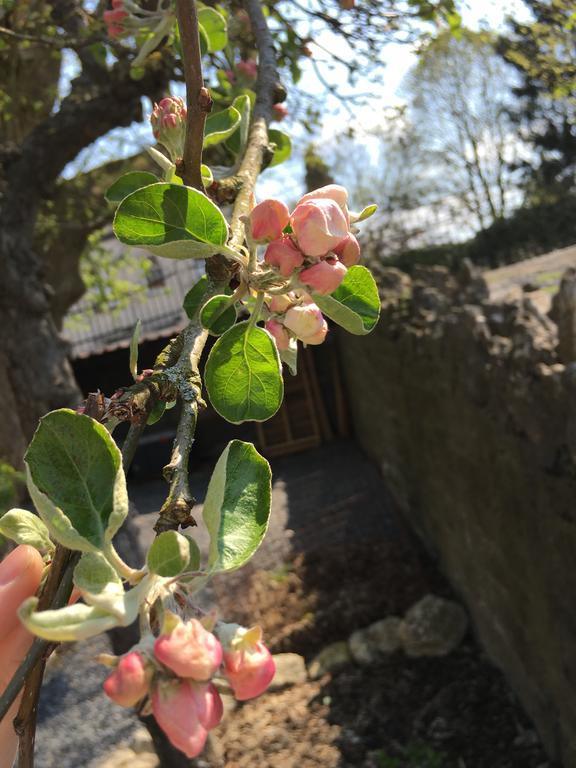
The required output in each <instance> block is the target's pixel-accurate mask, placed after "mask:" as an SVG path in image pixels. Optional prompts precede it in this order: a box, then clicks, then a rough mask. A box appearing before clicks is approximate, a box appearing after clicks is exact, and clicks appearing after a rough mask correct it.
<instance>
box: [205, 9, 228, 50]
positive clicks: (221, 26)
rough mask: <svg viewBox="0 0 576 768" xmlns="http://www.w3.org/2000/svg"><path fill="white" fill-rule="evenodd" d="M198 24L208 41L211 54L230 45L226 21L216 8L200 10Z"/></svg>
mask: <svg viewBox="0 0 576 768" xmlns="http://www.w3.org/2000/svg"><path fill="white" fill-rule="evenodd" d="M198 22H199V23H200V24H201V25H202V29H203V30H204V33H205V34H206V38H207V40H208V51H209V53H215V52H216V51H221V50H222V49H223V48H226V46H227V45H228V32H227V30H226V19H225V18H224V16H222V14H221V13H218V11H216V10H215V9H214V8H207V7H204V8H199V9H198Z"/></svg>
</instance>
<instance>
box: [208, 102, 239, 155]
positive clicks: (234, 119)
mask: <svg viewBox="0 0 576 768" xmlns="http://www.w3.org/2000/svg"><path fill="white" fill-rule="evenodd" d="M241 119H242V118H241V115H240V112H238V110H237V109H235V108H234V107H228V109H223V110H222V111H221V112H216V113H215V114H213V115H208V117H207V118H206V127H205V128H204V145H203V146H204V149H206V147H212V146H214V144H220V142H222V141H226V139H228V138H230V136H232V134H233V133H234V131H236V130H237V129H238V128H239V126H240V121H241Z"/></svg>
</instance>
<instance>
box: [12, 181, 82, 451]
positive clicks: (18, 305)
mask: <svg viewBox="0 0 576 768" xmlns="http://www.w3.org/2000/svg"><path fill="white" fill-rule="evenodd" d="M0 221H1V222H2V224H1V225H0V265H1V267H0V270H1V271H0V328H1V329H2V331H1V333H0V362H1V367H2V375H1V376H0V418H1V422H0V424H1V428H0V458H1V459H4V460H6V461H8V462H9V463H10V464H12V465H14V466H21V464H22V456H23V449H24V446H25V445H26V444H27V443H28V441H29V440H30V438H31V436H32V434H33V433H34V430H35V429H36V426H37V424H38V419H39V418H40V417H41V416H42V415H44V414H45V413H46V412H47V411H50V410H52V409H53V408H58V407H61V406H74V405H76V404H77V403H78V402H79V401H80V397H81V395H80V391H79V389H78V387H77V385H76V382H75V380H74V375H73V373H72V368H71V366H70V363H69V362H68V360H67V358H66V346H65V344H64V343H63V342H62V340H61V339H60V338H59V337H58V334H57V331H56V328H55V325H54V322H53V320H52V316H51V313H50V289H49V287H48V286H47V285H46V284H45V283H44V276H43V274H42V263H41V261H40V258H39V257H38V255H37V254H36V253H35V252H34V250H33V248H32V234H33V231H34V226H35V221H36V207H35V205H34V204H33V203H32V204H30V202H29V201H28V200H27V199H25V198H24V197H23V198H22V199H18V197H16V196H10V190H9V189H6V190H5V194H4V197H3V199H2V200H1V201H0Z"/></svg>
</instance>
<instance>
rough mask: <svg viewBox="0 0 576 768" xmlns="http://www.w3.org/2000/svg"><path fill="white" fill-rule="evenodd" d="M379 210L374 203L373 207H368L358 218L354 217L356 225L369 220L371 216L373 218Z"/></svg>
mask: <svg viewBox="0 0 576 768" xmlns="http://www.w3.org/2000/svg"><path fill="white" fill-rule="evenodd" d="M377 210H378V206H377V205H376V204H374V203H373V204H372V205H367V206H366V207H365V208H363V209H362V210H361V211H360V213H359V214H358V215H357V216H354V217H353V221H354V223H355V224H356V223H357V222H359V221H365V220H366V219H369V218H370V216H373V215H374V214H375V213H376V211H377Z"/></svg>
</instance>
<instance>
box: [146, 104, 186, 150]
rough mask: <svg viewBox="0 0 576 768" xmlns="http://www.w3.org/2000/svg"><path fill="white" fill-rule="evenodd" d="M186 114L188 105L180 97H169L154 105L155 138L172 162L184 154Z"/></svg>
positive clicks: (151, 119) (152, 123)
mask: <svg viewBox="0 0 576 768" xmlns="http://www.w3.org/2000/svg"><path fill="white" fill-rule="evenodd" d="M186 113H187V110H186V104H185V103H184V101H183V100H182V99H181V98H180V97H179V96H167V97H166V98H164V99H162V101H160V102H159V103H158V104H154V109H153V110H152V114H151V115H150V123H151V125H152V133H153V134H154V138H155V139H156V141H158V143H159V144H162V145H163V146H164V147H166V149H167V150H168V152H169V153H170V157H171V158H172V160H177V159H179V158H181V157H182V154H183V152H184V137H185V134H186Z"/></svg>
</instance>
